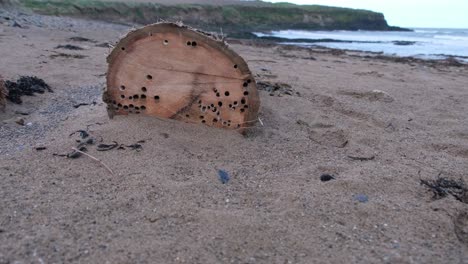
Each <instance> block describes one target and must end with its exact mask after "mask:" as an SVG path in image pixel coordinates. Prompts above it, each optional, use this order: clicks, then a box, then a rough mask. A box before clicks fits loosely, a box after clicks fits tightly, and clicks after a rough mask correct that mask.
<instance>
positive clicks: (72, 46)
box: [55, 44, 84, 50]
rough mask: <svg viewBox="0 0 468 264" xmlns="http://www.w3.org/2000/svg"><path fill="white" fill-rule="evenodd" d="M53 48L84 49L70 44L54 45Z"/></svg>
mask: <svg viewBox="0 0 468 264" xmlns="http://www.w3.org/2000/svg"><path fill="white" fill-rule="evenodd" d="M55 49H67V50H84V49H83V48H82V47H79V46H76V45H71V44H65V45H58V46H57V47H55Z"/></svg>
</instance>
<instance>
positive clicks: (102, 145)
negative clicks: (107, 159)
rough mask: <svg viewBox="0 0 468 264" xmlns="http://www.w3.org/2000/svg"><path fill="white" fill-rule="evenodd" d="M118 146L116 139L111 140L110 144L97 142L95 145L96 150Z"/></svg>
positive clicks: (105, 149)
mask: <svg viewBox="0 0 468 264" xmlns="http://www.w3.org/2000/svg"><path fill="white" fill-rule="evenodd" d="M118 146H119V143H117V142H116V141H112V144H99V145H98V146H97V151H109V150H113V149H115V148H117V147H118Z"/></svg>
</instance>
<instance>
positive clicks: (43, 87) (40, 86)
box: [5, 76, 53, 104]
mask: <svg viewBox="0 0 468 264" xmlns="http://www.w3.org/2000/svg"><path fill="white" fill-rule="evenodd" d="M5 88H6V90H7V92H8V95H7V96H6V98H7V99H8V100H9V101H11V102H13V103H15V104H22V103H23V101H22V100H21V96H24V95H26V96H34V94H36V93H39V94H43V93H44V92H46V91H47V92H50V93H53V91H52V89H51V88H50V86H49V85H48V84H47V83H45V82H44V80H42V79H39V78H37V77H35V76H21V77H20V78H19V79H18V80H17V81H16V82H13V81H5Z"/></svg>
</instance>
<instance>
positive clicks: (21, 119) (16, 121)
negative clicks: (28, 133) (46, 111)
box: [15, 117, 26, 126]
mask: <svg viewBox="0 0 468 264" xmlns="http://www.w3.org/2000/svg"><path fill="white" fill-rule="evenodd" d="M15 123H16V124H18V125H20V126H24V125H25V124H26V122H25V121H24V118H21V117H19V118H17V119H16V120H15Z"/></svg>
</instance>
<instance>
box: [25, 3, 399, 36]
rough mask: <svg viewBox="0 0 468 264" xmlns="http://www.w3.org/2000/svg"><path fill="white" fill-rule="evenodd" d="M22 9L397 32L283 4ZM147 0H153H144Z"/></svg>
mask: <svg viewBox="0 0 468 264" xmlns="http://www.w3.org/2000/svg"><path fill="white" fill-rule="evenodd" d="M18 1H19V2H20V3H21V4H22V5H23V6H24V7H26V8H28V9H31V10H33V11H35V12H38V13H41V14H48V15H66V16H75V17H84V18H91V19H100V20H105V21H110V22H120V23H138V24H149V23H154V22H156V21H159V20H168V21H183V22H184V23H186V24H188V25H191V26H194V27H199V28H202V29H205V30H212V31H220V29H222V30H223V31H224V32H227V33H231V34H236V35H239V34H242V33H245V32H252V31H270V30H280V29H306V30H358V29H362V30H398V29H399V28H395V27H390V26H388V24H387V22H386V21H385V18H384V16H383V14H381V13H375V12H371V11H367V10H355V9H348V8H336V7H326V6H316V5H306V6H299V5H293V4H287V3H278V4H267V3H263V2H253V3H252V2H249V3H245V4H196V3H195V4H193V3H191V4H187V3H185V4H170V5H166V4H160V3H157V1H156V2H154V1H153V2H148V3H145V2H131V3H128V2H127V3H126V2H122V1H99V0H61V1H58V0H18ZM148 1H151V0H148Z"/></svg>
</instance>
